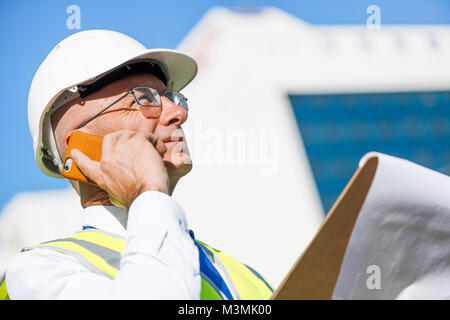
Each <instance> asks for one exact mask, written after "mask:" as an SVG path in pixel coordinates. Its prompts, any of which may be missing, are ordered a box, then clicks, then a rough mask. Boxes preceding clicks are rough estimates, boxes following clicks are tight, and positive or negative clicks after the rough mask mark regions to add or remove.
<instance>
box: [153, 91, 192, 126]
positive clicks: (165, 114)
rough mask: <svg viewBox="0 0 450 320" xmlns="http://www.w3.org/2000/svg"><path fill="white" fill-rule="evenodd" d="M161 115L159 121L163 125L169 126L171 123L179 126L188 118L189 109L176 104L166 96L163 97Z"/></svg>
mask: <svg viewBox="0 0 450 320" xmlns="http://www.w3.org/2000/svg"><path fill="white" fill-rule="evenodd" d="M161 106H162V111H161V116H160V118H159V122H160V123H161V124H163V125H166V126H169V125H171V124H176V125H177V126H181V125H182V124H183V123H184V122H185V121H186V119H187V116H188V114H187V111H186V110H185V109H184V108H183V107H180V106H179V105H176V104H175V103H173V102H172V101H170V100H169V99H167V98H166V97H161Z"/></svg>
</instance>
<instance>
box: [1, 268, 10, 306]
mask: <svg viewBox="0 0 450 320" xmlns="http://www.w3.org/2000/svg"><path fill="white" fill-rule="evenodd" d="M0 300H9V296H8V291H7V290H6V279H5V274H4V275H3V276H2V277H1V278H0Z"/></svg>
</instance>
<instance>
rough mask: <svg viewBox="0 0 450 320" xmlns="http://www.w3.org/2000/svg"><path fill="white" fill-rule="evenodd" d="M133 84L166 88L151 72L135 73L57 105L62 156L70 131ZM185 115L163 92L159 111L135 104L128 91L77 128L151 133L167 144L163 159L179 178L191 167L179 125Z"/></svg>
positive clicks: (55, 116) (56, 124) (95, 131)
mask: <svg viewBox="0 0 450 320" xmlns="http://www.w3.org/2000/svg"><path fill="white" fill-rule="evenodd" d="M136 87H150V88H153V89H156V90H157V91H162V90H164V89H166V86H165V85H164V83H163V82H162V81H161V80H159V79H158V78H157V77H155V76H154V75H151V74H136V75H131V76H128V77H126V78H123V79H121V80H118V81H115V82H113V83H111V84H109V85H108V86H105V87H104V88H102V89H100V90H99V91H97V92H95V93H93V94H91V95H89V96H87V97H86V98H84V99H81V98H79V99H77V100H75V101H73V102H71V103H70V104H69V105H67V106H65V107H62V108H60V109H58V110H57V111H56V112H55V113H54V114H53V115H52V116H51V120H52V127H53V132H54V135H55V140H56V144H57V147H58V151H59V154H60V157H61V159H63V158H64V155H65V152H66V148H67V141H68V138H69V136H70V134H71V133H72V132H73V131H75V130H76V128H77V127H78V126H79V125H80V124H81V123H83V122H84V121H86V120H88V119H90V118H91V117H92V116H94V115H95V114H96V113H98V112H100V111H101V110H102V109H104V108H105V107H106V106H108V105H110V104H111V103H113V102H114V101H115V100H117V99H118V98H119V97H121V96H122V95H124V94H125V93H126V92H127V91H130V90H132V89H133V88H136ZM186 119H187V112H186V110H184V109H183V108H182V107H179V106H178V105H176V104H174V103H173V102H172V101H170V100H169V99H167V98H166V97H164V96H161V107H160V110H159V111H158V110H155V107H141V106H139V105H137V104H136V102H135V100H134V99H133V96H132V95H131V94H129V95H127V96H126V97H125V98H124V99H122V100H120V101H119V102H118V103H116V104H114V105H113V106H112V107H111V108H109V109H108V110H107V111H105V112H104V113H102V114H101V115H100V116H99V117H97V118H95V119H94V120H92V121H91V122H89V123H88V124H87V125H85V126H84V127H82V128H81V129H80V130H81V131H84V132H87V133H90V134H95V135H99V136H104V135H106V134H108V133H111V132H114V131H118V130H134V131H140V132H146V133H153V134H155V135H156V136H157V137H158V138H160V139H162V140H163V142H164V144H165V146H166V147H167V152H166V154H165V155H164V157H163V161H164V163H165V164H166V167H167V170H168V173H169V177H171V178H172V177H175V178H177V179H179V178H180V177H181V176H184V175H185V174H187V173H188V172H189V171H190V170H191V168H192V164H191V159H190V156H189V152H188V149H187V145H186V140H185V137H184V135H183V131H182V129H181V125H182V124H183V123H184V122H185V121H186Z"/></svg>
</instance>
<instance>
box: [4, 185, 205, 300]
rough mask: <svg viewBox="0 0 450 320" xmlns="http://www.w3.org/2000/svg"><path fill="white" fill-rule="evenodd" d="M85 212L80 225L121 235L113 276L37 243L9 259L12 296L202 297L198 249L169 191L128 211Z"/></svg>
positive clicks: (151, 195) (90, 209) (147, 197)
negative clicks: (121, 248)
mask: <svg viewBox="0 0 450 320" xmlns="http://www.w3.org/2000/svg"><path fill="white" fill-rule="evenodd" d="M61 214H64V212H61ZM83 214H84V217H83V225H86V226H91V227H94V228H97V229H100V230H103V231H107V232H111V233H115V234H118V235H121V236H123V237H125V239H126V242H125V250H124V251H123V252H122V256H121V261H120V271H119V273H118V274H117V276H116V277H115V278H114V279H110V278H108V277H106V276H102V275H99V274H97V273H94V272H92V271H90V270H89V269H87V268H86V267H84V266H83V265H81V264H80V263H79V262H78V260H77V259H76V258H74V257H73V256H70V255H67V254H62V253H59V252H57V251H55V250H52V249H49V248H35V249H33V250H30V251H26V252H23V253H18V254H16V255H15V256H13V258H12V259H11V260H10V262H9V265H8V269H7V272H6V286H7V289H8V293H9V296H10V298H11V299H200V290H201V278H200V266H199V258H198V250H197V247H196V246H195V244H194V241H193V240H192V238H191V237H190V235H189V232H188V226H187V223H186V217H185V215H184V212H183V209H182V208H181V207H180V206H179V205H178V204H177V203H176V202H175V201H174V200H173V199H172V198H171V197H170V196H168V195H166V194H164V193H161V192H157V191H147V192H144V193H142V194H141V195H140V196H139V197H138V198H136V200H135V201H134V202H133V204H132V205H131V207H130V209H129V210H128V212H127V211H126V210H124V209H122V208H118V207H114V206H92V207H88V208H86V209H84V213H83ZM68 236H69V235H68Z"/></svg>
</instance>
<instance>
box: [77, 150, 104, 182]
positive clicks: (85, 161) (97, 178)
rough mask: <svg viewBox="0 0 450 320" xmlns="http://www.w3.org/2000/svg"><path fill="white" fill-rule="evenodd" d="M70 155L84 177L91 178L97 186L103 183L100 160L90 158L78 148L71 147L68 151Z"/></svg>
mask: <svg viewBox="0 0 450 320" xmlns="http://www.w3.org/2000/svg"><path fill="white" fill-rule="evenodd" d="M70 156H71V157H72V160H73V161H74V162H75V164H76V165H77V167H78V169H80V170H81V172H82V173H83V174H84V175H85V176H86V177H88V178H89V179H91V180H92V181H93V182H95V183H96V184H97V185H98V186H103V185H104V180H103V175H102V171H101V168H100V162H97V161H94V160H91V158H89V157H88V156H87V155H85V154H84V153H83V152H81V151H80V150H78V149H72V150H71V151H70Z"/></svg>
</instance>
